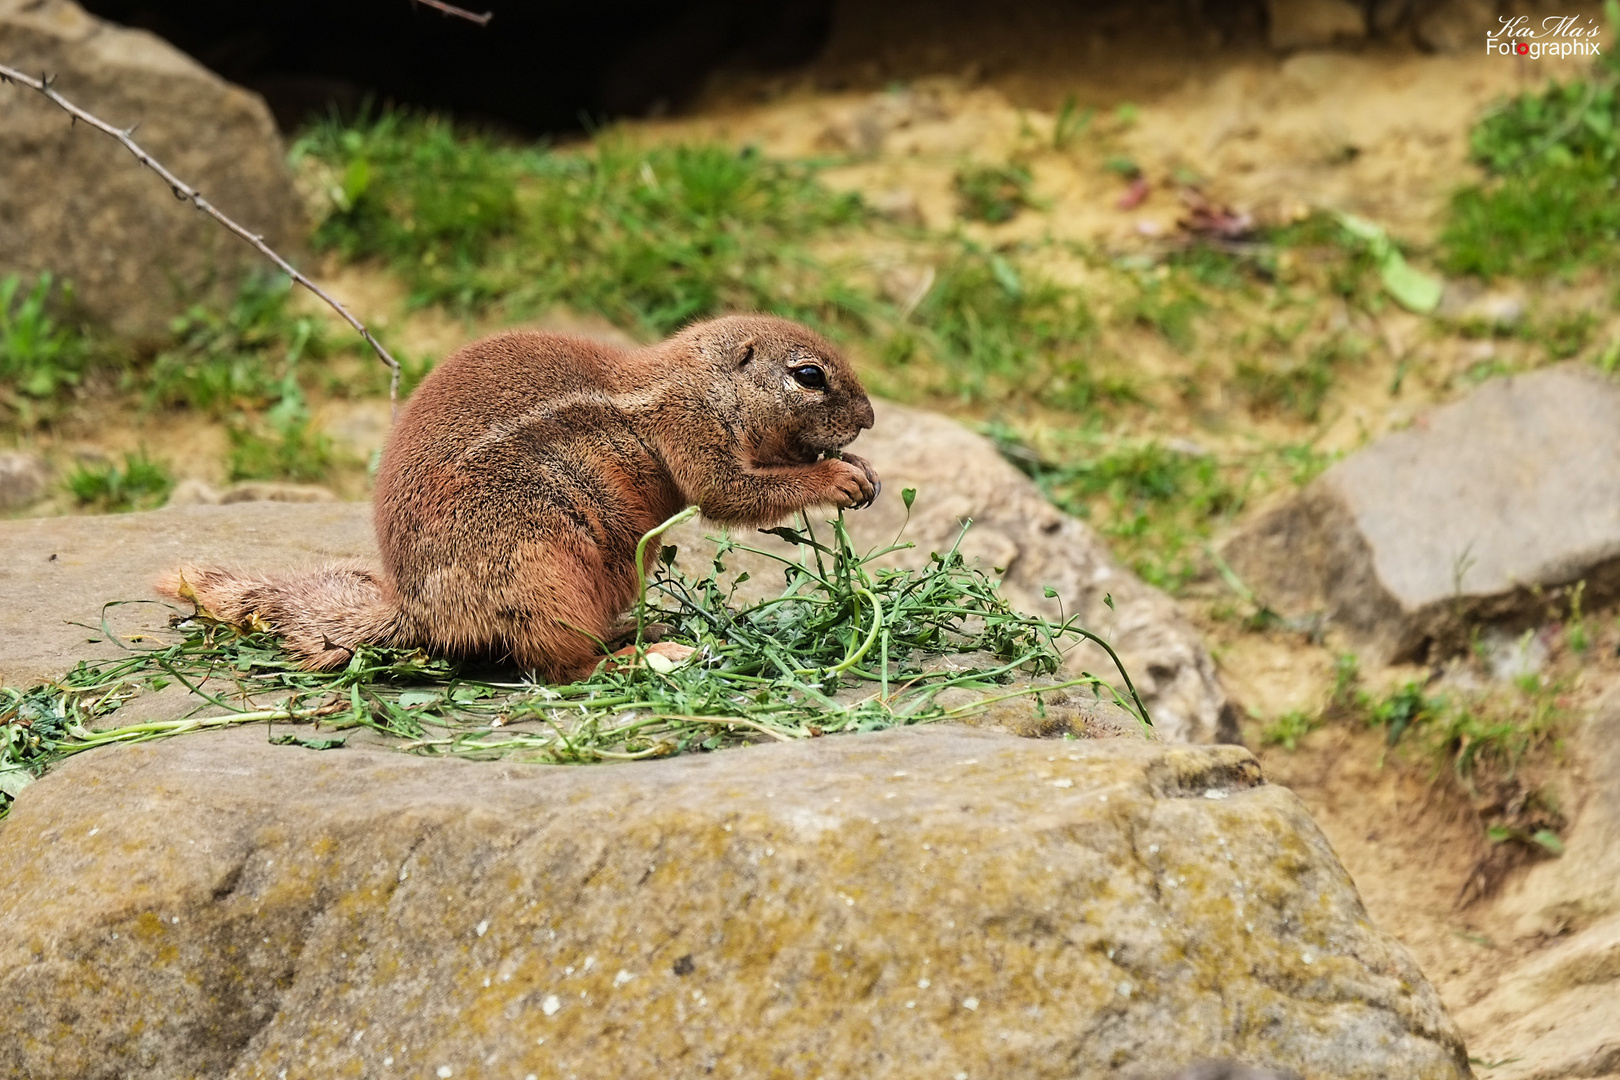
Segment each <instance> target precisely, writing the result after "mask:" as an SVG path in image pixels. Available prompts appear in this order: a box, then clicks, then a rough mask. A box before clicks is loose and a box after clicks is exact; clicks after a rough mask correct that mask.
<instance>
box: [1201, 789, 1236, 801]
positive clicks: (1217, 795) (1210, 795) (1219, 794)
mask: <svg viewBox="0 0 1620 1080" xmlns="http://www.w3.org/2000/svg"><path fill="white" fill-rule="evenodd" d="M1228 794H1230V793H1229V792H1225V791H1217V790H1215V789H1214V788H1210V789H1209V790H1208V791H1206V792H1204V798H1206V799H1224V798H1226V796H1227V795H1228Z"/></svg>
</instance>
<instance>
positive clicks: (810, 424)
mask: <svg viewBox="0 0 1620 1080" xmlns="http://www.w3.org/2000/svg"><path fill="white" fill-rule="evenodd" d="M680 336H681V338H683V339H687V340H689V341H690V342H691V343H692V344H693V345H695V346H697V349H698V351H699V353H700V354H701V355H702V356H703V357H704V359H705V360H706V361H707V363H708V365H709V367H710V370H711V372H712V374H713V377H714V380H715V382H714V393H715V395H716V398H717V400H719V399H721V398H722V397H723V398H729V399H730V400H732V401H735V402H736V403H737V405H738V406H740V409H739V410H738V411H739V412H740V416H741V425H742V429H741V431H740V432H739V434H740V435H741V436H742V437H743V438H744V439H745V440H746V441H747V442H748V444H749V447H750V450H751V451H752V453H753V457H754V460H755V461H757V462H759V463H760V464H798V465H807V464H809V463H810V462H812V461H814V460H815V459H816V458H818V457H820V456H821V455H822V454H825V453H827V452H829V451H833V450H838V449H841V448H842V447H844V446H846V445H848V444H849V443H850V442H851V441H852V440H853V439H854V438H855V436H857V435H859V434H860V433H861V432H862V431H863V430H865V429H866V428H869V427H871V426H872V419H873V418H872V403H871V401H869V400H867V397H866V390H865V388H863V387H862V386H861V381H860V379H858V378H856V376H855V369H854V368H853V367H851V366H850V363H849V361H848V360H846V359H844V356H843V354H841V353H840V352H839V351H838V350H837V349H835V348H833V346H832V345H831V344H830V343H829V342H828V341H827V340H826V339H825V338H823V337H822V336H821V335H820V334H817V333H816V332H815V331H813V330H810V329H809V328H807V327H804V326H801V325H799V324H798V323H796V322H791V321H789V320H787V319H778V318H776V317H774V316H769V315H731V316H727V317H725V318H722V319H715V320H713V321H711V322H706V323H699V324H697V325H695V326H692V327H688V328H687V329H686V330H685V331H684V332H683V333H682V334H681V335H680Z"/></svg>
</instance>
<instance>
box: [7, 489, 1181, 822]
mask: <svg viewBox="0 0 1620 1080" xmlns="http://www.w3.org/2000/svg"><path fill="white" fill-rule="evenodd" d="M913 494H914V493H912V492H909V491H908V492H907V493H906V503H907V506H908V507H909V506H910V503H911V499H912V497H913ZM683 516H688V517H689V516H690V512H688V513H687V514H686V515H683ZM677 520H680V517H678V518H677V519H672V520H671V522H669V523H666V525H665V526H661V527H660V529H658V530H654V532H653V533H650V534H648V537H646V538H644V539H643V541H642V543H643V545H644V546H645V545H647V544H649V543H650V542H652V541H654V540H655V539H656V537H657V535H658V534H659V533H661V532H662V531H663V530H664V529H665V528H667V527H669V525H672V524H674V523H675V522H676V521H677ZM775 531H776V532H777V533H778V534H779V535H780V536H782V537H783V538H784V539H787V540H789V541H790V542H794V543H797V544H799V545H801V552H803V553H804V554H803V556H802V557H801V558H800V559H799V560H788V559H783V558H779V557H778V556H775V555H768V553H765V552H763V551H758V552H757V553H758V554H767V555H768V557H770V558H773V559H776V560H777V562H778V563H779V564H780V566H781V568H782V571H783V589H782V591H781V593H780V594H779V595H777V596H775V597H773V598H771V599H768V600H765V601H763V602H760V603H757V604H753V605H749V606H746V607H741V608H738V607H734V606H733V605H732V598H733V596H734V594H735V589H736V587H737V585H739V584H741V583H742V579H740V578H739V579H728V578H727V577H726V573H725V568H724V560H725V559H726V557H727V556H728V555H729V554H730V553H731V552H733V551H738V550H756V551H757V549H752V548H747V547H746V546H745V545H742V544H739V543H737V542H735V541H725V542H722V543H721V544H720V547H719V551H718V555H717V557H716V559H715V561H714V564H713V566H712V567H711V569H710V571H709V572H708V573H707V574H706V575H704V576H703V577H701V578H696V579H694V578H689V577H687V576H685V575H684V574H682V573H680V572H679V571H678V570H677V569H676V567H675V561H676V552H675V550H674V549H673V548H663V549H661V550H660V552H659V554H658V558H657V559H656V562H655V567H656V572H655V573H654V575H653V577H652V578H651V580H649V581H646V582H645V583H644V586H643V595H642V599H641V601H640V603H639V604H638V605H637V609H636V615H637V625H638V627H643V628H645V627H648V626H652V625H654V624H663V626H664V627H665V628H666V632H665V634H664V640H666V641H668V640H673V641H677V642H682V643H684V644H687V645H690V646H692V647H694V648H695V649H697V650H698V651H697V653H696V655H694V656H693V657H692V658H691V659H690V660H689V661H687V662H685V663H683V664H680V665H673V664H671V663H670V662H668V661H667V660H666V659H665V658H663V657H661V656H657V655H648V656H646V657H645V659H644V660H642V661H641V662H636V663H628V662H625V663H616V664H607V665H603V666H602V667H601V668H599V669H598V670H597V671H596V672H595V673H594V674H592V675H591V676H590V677H589V678H587V679H584V680H582V681H580V682H577V683H573V684H571V685H567V686H544V685H539V684H536V683H533V682H527V681H496V680H495V679H494V678H492V673H491V672H489V671H475V670H471V669H468V668H464V667H461V666H458V665H456V664H452V663H447V662H445V661H443V660H438V659H435V658H432V657H429V656H427V655H425V654H423V653H420V652H415V651H409V650H397V649H372V648H362V649H360V650H359V651H358V652H357V653H356V654H355V656H354V659H353V661H352V662H351V663H350V664H349V666H348V667H347V668H345V669H344V670H342V671H338V672H330V673H315V672H308V671H303V670H301V669H300V668H299V667H298V666H297V665H296V663H294V662H293V661H292V660H291V658H289V657H288V656H287V655H286V654H285V653H283V652H282V651H281V650H280V649H279V648H277V646H276V643H275V641H274V640H273V639H271V638H268V637H266V636H265V635H263V634H258V633H243V632H240V631H238V630H236V629H234V628H231V627H229V626H224V625H221V624H218V623H215V622H212V621H211V620H209V619H207V618H205V617H201V616H196V617H191V618H186V619H182V620H179V621H178V623H177V632H178V637H177V639H176V640H174V641H172V642H170V643H169V644H166V645H163V646H161V647H158V648H154V649H150V650H144V651H132V652H131V653H130V654H129V655H127V656H126V657H124V658H122V659H119V660H114V661H106V662H97V663H90V662H86V663H81V664H79V665H78V666H77V667H75V668H74V669H73V670H72V671H71V672H69V673H68V674H67V675H66V676H64V677H63V678H62V679H60V680H58V681H56V682H52V683H46V684H42V685H39V686H35V687H32V688H30V689H28V690H13V689H7V688H0V813H3V812H4V810H5V808H6V807H9V804H10V801H11V800H12V799H13V798H15V796H16V794H17V792H18V791H20V790H21V789H22V788H23V787H24V786H26V785H27V784H28V783H29V782H31V781H32V780H33V779H34V778H35V777H37V776H39V775H42V774H43V773H44V772H45V771H46V770H47V769H49V768H50V767H51V766H52V765H53V764H55V763H56V762H58V761H61V760H62V759H63V758H66V757H68V756H71V755H73V754H77V753H82V752H84V751H86V750H89V749H93V748H95V747H99V746H107V745H112V744H115V743H130V742H142V741H146V740H150V739H157V738H164V737H167V736H171V735H175V734H180V733H184V732H188V731H196V730H202V729H207V728H214V727H222V726H228V725H236V724H249V723H265V724H271V723H274V722H278V721H280V722H290V723H298V724H305V725H307V724H311V723H318V724H319V726H320V728H321V729H324V731H325V732H327V733H319V734H316V735H313V736H311V735H309V734H308V733H307V729H305V731H304V732H303V733H298V732H293V733H289V734H287V735H285V736H284V738H285V739H286V740H287V741H292V742H298V743H300V744H302V745H306V746H311V747H313V748H317V749H326V748H331V747H335V746H340V745H342V743H343V740H344V738H345V737H346V736H344V735H343V734H342V732H344V731H346V730H348V729H355V728H365V729H369V730H371V731H374V732H378V733H380V734H382V735H384V736H387V737H389V738H391V739H396V740H398V742H397V745H398V746H399V748H400V749H402V750H408V751H412V752H416V753H423V754H445V755H456V756H461V757H468V758H475V759H484V758H509V759H513V760H518V761H527V762H548V763H583V762H595V761H603V760H622V759H641V758H653V757H664V756H668V755H671V754H678V753H683V752H688V751H696V750H716V749H720V748H722V747H726V746H735V745H740V744H745V743H750V742H757V741H760V740H761V739H776V740H780V741H792V740H796V739H804V738H810V737H814V736H820V735H828V734H834V733H837V732H850V731H872V730H877V729H881V728H887V727H893V726H897V725H907V724H919V723H925V722H928V721H932V720H941V719H946V718H950V717H960V716H964V715H968V714H969V713H971V712H973V711H976V710H978V709H982V708H985V707H988V706H989V705H990V704H992V703H994V702H996V701H1000V700H1005V699H1006V698H1009V697H1018V696H1025V695H1034V696H1037V699H1038V695H1039V694H1041V693H1043V692H1054V691H1058V690H1061V689H1065V688H1069V687H1075V686H1089V687H1091V688H1093V689H1094V690H1095V691H1096V692H1098V693H1100V694H1109V695H1111V696H1112V697H1113V698H1114V700H1116V701H1120V702H1121V703H1122V704H1124V703H1126V702H1128V703H1129V705H1128V706H1127V707H1130V708H1132V709H1133V711H1134V712H1135V713H1136V715H1137V716H1138V717H1139V718H1140V720H1141V721H1142V723H1143V725H1144V726H1146V725H1147V724H1148V723H1149V721H1148V716H1147V712H1146V710H1145V709H1144V708H1143V707H1142V705H1141V702H1140V700H1139V699H1138V698H1137V697H1136V693H1135V690H1134V689H1133V688H1131V684H1130V680H1129V677H1128V676H1126V675H1125V674H1124V671H1123V669H1121V671H1120V675H1121V677H1122V679H1123V681H1124V686H1125V693H1126V695H1127V696H1126V697H1123V698H1122V697H1121V696H1120V695H1119V694H1117V693H1114V692H1113V691H1112V689H1111V688H1110V687H1109V686H1108V684H1106V683H1104V682H1102V681H1101V680H1100V679H1098V678H1096V677H1093V676H1091V675H1082V676H1081V677H1080V678H1078V679H1061V678H1057V677H1055V676H1056V675H1057V673H1058V671H1059V669H1060V666H1061V662H1062V652H1063V650H1064V649H1065V648H1066V647H1068V646H1070V645H1072V644H1074V643H1076V642H1078V640H1079V639H1081V638H1086V639H1090V640H1092V641H1097V642H1098V643H1099V644H1101V645H1102V646H1103V648H1104V649H1106V650H1108V652H1109V654H1110V655H1111V656H1112V655H1113V654H1112V650H1111V649H1108V646H1107V645H1106V643H1103V642H1101V641H1099V639H1097V638H1096V637H1095V636H1094V635H1092V634H1090V633H1089V632H1088V631H1086V630H1084V629H1082V628H1080V627H1079V626H1077V625H1075V623H1074V622H1073V620H1070V621H1069V622H1066V623H1063V624H1053V623H1050V622H1047V621H1045V620H1042V619H1038V618H1032V617H1030V616H1026V615H1021V614H1019V613H1018V612H1016V611H1014V610H1013V609H1012V608H1011V607H1010V606H1009V605H1008V604H1007V602H1006V600H1005V599H1003V598H1002V596H1001V594H1000V592H999V591H998V589H997V586H996V584H995V582H994V581H993V580H992V579H991V578H990V577H988V576H987V575H986V574H985V573H984V572H983V571H981V570H979V569H977V568H976V567H972V566H969V565H967V564H966V563H965V562H964V561H963V559H962V556H961V555H960V553H959V551H958V550H957V548H955V547H953V548H952V549H951V550H950V551H948V552H944V553H934V554H933V555H931V557H930V559H929V561H928V563H927V565H926V566H925V567H924V568H923V569H921V570H893V569H882V568H879V567H878V566H877V565H876V560H879V559H881V558H882V557H883V556H884V555H887V554H889V553H890V552H893V551H896V550H899V549H900V548H901V547H909V546H910V545H900V544H896V545H893V546H890V547H888V548H884V549H880V550H877V551H873V552H871V553H869V554H866V555H864V556H862V555H857V554H856V553H855V551H854V550H853V548H852V547H851V546H850V542H849V536H848V533H847V532H845V530H844V527H843V523H842V520H841V519H840V520H839V521H835V522H833V523H832V533H831V536H830V537H828V538H826V539H823V538H821V537H818V536H817V535H816V533H815V532H814V531H813V530H812V529H811V528H810V525H809V522H808V520H807V519H806V520H805V521H804V523H803V525H802V526H801V527H800V528H798V529H789V528H782V529H778V530H775ZM959 546H960V541H958V547H959ZM107 636H108V637H109V638H112V637H113V635H112V634H111V632H110V631H107ZM637 636H638V649H640V648H644V646H643V645H642V644H641V641H640V639H641V636H642V635H641V634H640V632H638V635H637ZM114 640H116V639H114ZM942 654H967V655H968V656H970V657H971V658H972V659H973V660H974V661H975V662H973V663H971V664H970V665H969V666H968V669H967V670H959V669H958V667H957V666H953V667H951V668H949V669H948V670H947V669H945V668H944V667H943V666H942V665H940V664H938V663H937V660H938V658H939V657H940V656H941V655H942ZM1116 663H1117V658H1116ZM1019 676H1023V677H1024V679H1023V684H1022V685H1020V686H1009V685H1008V684H1010V683H1012V682H1013V680H1014V679H1015V677H1019ZM1031 680H1033V681H1031ZM173 682H178V683H181V684H184V685H185V686H187V687H189V688H190V689H192V690H193V691H194V692H195V693H196V694H198V695H199V696H200V697H202V698H203V699H205V701H204V702H203V703H202V704H200V705H199V707H198V710H194V711H193V713H192V714H191V715H188V716H184V717H180V718H176V719H173V720H162V721H150V722H145V723H139V724H131V725H125V726H119V725H117V710H118V708H119V707H120V706H121V705H122V704H124V703H125V702H127V701H129V700H130V699H131V698H133V697H135V696H137V695H139V694H141V693H145V692H151V691H155V690H158V689H161V688H163V687H164V686H166V685H169V684H170V683H173ZM951 687H966V688H970V689H975V690H980V691H983V692H985V696H984V697H982V698H981V699H980V700H979V701H977V702H976V703H974V704H972V705H966V706H959V707H957V708H955V709H947V708H945V707H944V706H942V705H940V704H938V703H937V701H936V699H937V697H938V695H939V693H940V692H941V691H942V690H945V689H947V688H951ZM266 702H269V703H270V704H268V705H266V704H265V703H266ZM208 704H212V705H214V706H216V707H218V709H219V710H223V711H222V712H219V711H215V710H208V711H210V712H213V713H214V714H213V715H206V716H205V715H201V711H203V710H206V709H207V706H208ZM328 733H335V734H328Z"/></svg>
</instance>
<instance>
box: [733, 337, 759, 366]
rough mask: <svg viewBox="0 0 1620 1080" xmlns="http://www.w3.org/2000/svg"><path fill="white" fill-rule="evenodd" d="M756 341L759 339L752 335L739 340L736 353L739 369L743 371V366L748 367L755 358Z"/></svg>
mask: <svg viewBox="0 0 1620 1080" xmlns="http://www.w3.org/2000/svg"><path fill="white" fill-rule="evenodd" d="M756 343H757V339H756V338H754V337H753V336H752V335H750V336H748V337H745V338H743V339H742V340H741V341H739V342H737V348H736V352H735V354H734V355H735V356H736V358H737V370H739V371H741V370H742V369H743V368H745V367H747V366H748V365H749V364H750V363H751V362H752V361H753V359H754V345H755V344H756Z"/></svg>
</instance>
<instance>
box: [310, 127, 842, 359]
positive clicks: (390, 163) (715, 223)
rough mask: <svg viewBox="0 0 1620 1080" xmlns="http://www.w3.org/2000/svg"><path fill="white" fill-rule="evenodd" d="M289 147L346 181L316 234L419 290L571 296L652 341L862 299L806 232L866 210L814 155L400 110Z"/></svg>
mask: <svg viewBox="0 0 1620 1080" xmlns="http://www.w3.org/2000/svg"><path fill="white" fill-rule="evenodd" d="M295 155H309V156H313V157H314V158H316V159H317V160H319V161H320V162H322V163H324V164H325V165H326V166H327V167H329V168H330V169H332V170H333V171H334V173H335V174H336V175H337V176H339V177H341V184H340V185H339V198H338V199H337V200H336V206H335V208H334V210H333V212H332V213H331V214H330V215H329V216H328V217H327V218H326V220H325V221H323V222H322V223H321V225H320V227H319V229H318V230H317V232H316V242H317V244H318V245H320V246H322V247H325V248H328V249H332V250H336V251H338V252H340V253H341V254H343V255H344V256H346V257H348V258H374V259H380V260H382V261H384V262H386V263H387V264H388V265H389V266H390V267H392V268H394V269H395V270H396V271H397V272H399V273H400V274H401V276H402V277H403V278H404V279H405V281H406V282H407V283H409V285H410V287H411V290H412V295H413V297H414V298H415V299H416V300H417V301H418V302H421V303H441V304H446V305H448V306H451V307H453V308H459V309H464V310H465V309H478V308H483V307H487V306H489V305H492V304H495V303H497V302H498V303H500V304H501V305H502V307H503V309H504V310H505V311H507V312H508V313H509V314H511V315H514V316H524V315H533V314H537V313H541V312H544V311H546V310H547V309H549V308H551V307H553V306H557V305H562V306H566V307H569V308H571V309H573V310H576V311H594V312H599V313H601V314H602V315H605V316H606V317H607V318H609V319H611V320H613V321H614V322H615V323H617V324H619V325H620V326H623V327H626V328H627V329H630V330H632V331H633V332H636V333H639V334H642V335H644V336H647V337H653V338H656V337H664V336H666V335H668V334H669V333H670V332H672V331H673V330H675V329H676V328H678V327H680V326H682V325H684V324H685V323H687V322H688V321H690V320H692V319H695V318H702V317H705V316H709V315H714V314H717V313H719V312H722V311H725V310H738V309H742V310H746V309H755V310H762V311H771V312H775V313H778V314H782V315H787V316H790V317H794V318H799V319H803V320H805V321H807V322H811V323H814V324H821V325H826V324H829V323H833V322H836V321H838V320H839V319H840V318H843V317H846V316H847V315H848V312H847V311H846V310H845V309H846V308H847V307H848V306H849V301H850V300H852V299H854V297H853V296H852V295H850V294H847V290H846V289H845V287H844V286H843V284H842V283H841V282H840V280H839V279H838V277H837V276H836V275H835V274H833V273H832V272H831V271H829V270H828V269H827V268H826V267H824V266H822V265H821V264H819V263H818V262H817V261H816V260H815V259H814V258H812V257H811V255H810V254H809V252H808V251H807V250H806V246H805V245H806V243H807V242H808V241H809V240H810V239H811V238H814V237H820V236H822V235H823V234H825V233H827V232H828V231H829V230H836V229H838V228H840V227H842V226H846V225H852V224H854V223H857V222H859V221H862V220H863V219H864V217H865V212H864V210H863V208H862V206H861V203H860V200H859V198H858V197H856V196H854V195H840V194H835V193H833V192H832V191H830V190H828V189H827V188H826V187H824V186H823V185H822V184H821V183H820V182H819V181H818V180H817V179H816V175H815V172H816V171H815V169H814V167H812V166H810V165H804V164H791V163H786V162H781V161H774V160H770V159H767V158H765V157H763V156H761V155H759V154H757V153H755V152H753V151H749V150H745V151H743V152H741V153H737V152H733V151H731V150H728V149H725V148H723V147H720V146H716V145H702V146H675V147H663V146H645V147H644V146H637V145H635V144H633V143H631V142H629V141H628V140H626V139H625V138H623V137H622V136H619V135H616V134H612V133H609V134H605V135H602V136H600V137H598V138H597V139H596V140H595V141H594V143H593V144H592V146H591V148H590V150H589V152H588V153H583V154H582V153H553V152H549V151H547V150H544V149H534V148H524V147H512V146H504V145H498V144H496V143H494V142H492V141H490V140H488V139H486V138H482V137H480V136H478V135H476V134H469V133H466V132H458V131H457V130H456V129H454V128H453V127H452V126H451V125H450V124H448V123H447V122H445V121H443V120H441V119H437V118H433V117H420V116H414V115H410V114H404V113H385V114H383V115H381V116H380V117H378V118H376V119H374V120H368V121H363V122H361V123H360V124H358V125H356V126H354V127H343V126H340V125H337V124H330V123H329V124H325V125H321V126H318V127H316V128H315V129H314V130H313V131H312V132H311V133H310V134H309V135H307V136H305V138H304V139H302V140H301V141H300V142H299V144H298V147H297V148H296V150H295Z"/></svg>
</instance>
